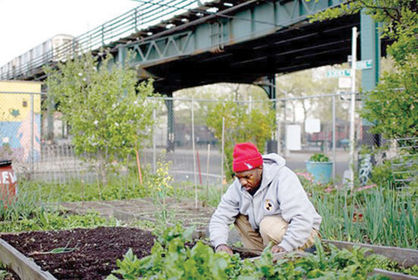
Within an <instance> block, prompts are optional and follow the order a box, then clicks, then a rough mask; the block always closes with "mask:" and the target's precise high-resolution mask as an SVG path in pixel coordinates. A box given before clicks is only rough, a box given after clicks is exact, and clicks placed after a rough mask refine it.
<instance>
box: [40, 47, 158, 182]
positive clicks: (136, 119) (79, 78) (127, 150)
mask: <svg viewBox="0 0 418 280" xmlns="http://www.w3.org/2000/svg"><path fill="white" fill-rule="evenodd" d="M100 59H101V60H100V61H98V58H95V57H93V56H92V55H91V54H90V53H88V54H85V55H83V56H81V57H76V58H74V59H73V60H68V61H67V62H65V63H59V64H58V66H57V67H56V68H47V69H45V71H46V73H47V80H46V84H47V86H48V98H50V100H49V101H48V102H55V103H56V104H58V110H60V111H61V112H62V113H63V118H64V119H65V120H66V121H67V123H68V125H69V127H70V128H71V135H72V136H73V138H72V142H73V144H74V146H75V150H76V153H77V154H79V155H81V156H83V157H84V158H85V159H94V161H95V162H97V171H98V174H99V176H101V178H100V179H101V182H102V183H103V184H106V170H107V169H108V168H110V167H112V163H114V162H115V161H118V160H120V159H126V156H127V155H128V154H132V155H135V151H138V150H140V148H141V147H142V145H143V143H144V140H145V139H147V138H148V137H149V136H150V135H152V134H151V133H149V131H150V129H151V127H152V117H151V116H152V111H153V106H154V105H153V102H152V101H149V100H148V99H147V97H148V96H151V95H152V94H154V88H153V86H152V82H143V83H141V84H140V85H138V86H137V73H136V71H135V69H132V68H131V67H129V65H128V64H127V63H126V64H125V65H123V66H122V65H120V64H119V63H116V62H115V61H114V59H113V57H112V55H111V54H109V53H106V55H105V57H101V58H100Z"/></svg>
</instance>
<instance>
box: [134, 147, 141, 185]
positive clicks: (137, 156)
mask: <svg viewBox="0 0 418 280" xmlns="http://www.w3.org/2000/svg"><path fill="white" fill-rule="evenodd" d="M135 155H136V165H137V166H138V177H139V183H140V184H141V185H142V173H141V163H140V162H139V153H138V150H137V149H135Z"/></svg>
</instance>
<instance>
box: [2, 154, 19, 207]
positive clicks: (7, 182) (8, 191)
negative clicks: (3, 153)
mask: <svg viewBox="0 0 418 280" xmlns="http://www.w3.org/2000/svg"><path fill="white" fill-rule="evenodd" d="M16 195H17V179H16V175H15V173H14V172H13V169H12V161H11V160H4V159H0V200H1V202H0V203H1V205H3V206H4V207H7V206H9V205H10V204H12V203H13V202H14V201H15V199H16Z"/></svg>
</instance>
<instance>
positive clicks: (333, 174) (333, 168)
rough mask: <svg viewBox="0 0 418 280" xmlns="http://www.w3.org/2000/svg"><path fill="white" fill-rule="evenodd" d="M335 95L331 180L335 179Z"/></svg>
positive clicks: (333, 103) (333, 104)
mask: <svg viewBox="0 0 418 280" xmlns="http://www.w3.org/2000/svg"><path fill="white" fill-rule="evenodd" d="M335 118H336V116H335V95H333V96H332V161H333V164H332V180H334V181H335V165H336V164H337V155H336V151H335V149H336V143H335V130H336V120H335Z"/></svg>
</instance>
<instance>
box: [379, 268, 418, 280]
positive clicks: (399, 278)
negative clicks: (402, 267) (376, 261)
mask: <svg viewBox="0 0 418 280" xmlns="http://www.w3.org/2000/svg"><path fill="white" fill-rule="evenodd" d="M371 274H372V275H384V276H387V277H389V278H390V279H392V280H417V279H418V277H415V276H412V275H408V274H403V273H399V272H393V271H388V270H384V269H380V268H375V269H374V270H373V272H372V273H371Z"/></svg>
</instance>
